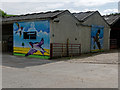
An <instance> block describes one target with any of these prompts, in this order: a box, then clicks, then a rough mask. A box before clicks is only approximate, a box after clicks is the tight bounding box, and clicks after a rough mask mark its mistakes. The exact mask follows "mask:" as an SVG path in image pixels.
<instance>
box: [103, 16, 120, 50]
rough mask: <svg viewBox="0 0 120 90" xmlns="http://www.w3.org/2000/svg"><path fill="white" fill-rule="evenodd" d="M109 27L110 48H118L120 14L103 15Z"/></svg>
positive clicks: (119, 46) (119, 44) (119, 40)
mask: <svg viewBox="0 0 120 90" xmlns="http://www.w3.org/2000/svg"><path fill="white" fill-rule="evenodd" d="M103 17H104V18H105V20H106V21H107V22H108V24H109V25H110V28H111V32H110V48H111V49H115V48H120V14H117V15H106V16H103Z"/></svg>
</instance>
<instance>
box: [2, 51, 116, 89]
mask: <svg viewBox="0 0 120 90" xmlns="http://www.w3.org/2000/svg"><path fill="white" fill-rule="evenodd" d="M100 55H101V57H105V54H100ZM111 55H113V59H115V60H117V59H118V52H110V53H106V56H107V57H108V58H106V60H109V61H110V60H111V58H110V57H111ZM116 56H117V57H116ZM90 59H91V62H92V63H91V62H90ZM94 60H96V61H99V62H98V63H97V62H95V63H93V61H94ZM83 61H86V62H83ZM88 61H89V62H88ZM100 61H103V58H101V60H100V56H99V55H94V56H89V57H88V56H87V57H84V58H73V59H71V60H67V59H65V60H62V61H60V59H59V60H41V59H36V58H25V57H18V56H12V55H7V54H5V55H3V66H2V70H3V71H2V75H3V77H2V87H3V88H117V87H118V64H117V63H109V64H108V63H101V62H100ZM113 61H114V60H113ZM111 62H112V61H111ZM115 62H116V61H115Z"/></svg>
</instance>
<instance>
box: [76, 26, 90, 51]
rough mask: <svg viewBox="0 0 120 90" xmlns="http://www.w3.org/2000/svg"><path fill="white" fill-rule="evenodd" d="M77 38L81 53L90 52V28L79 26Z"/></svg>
mask: <svg viewBox="0 0 120 90" xmlns="http://www.w3.org/2000/svg"><path fill="white" fill-rule="evenodd" d="M78 31H79V34H80V35H79V36H80V37H79V38H80V43H81V53H87V52H90V43H91V27H89V26H83V25H79V27H78Z"/></svg>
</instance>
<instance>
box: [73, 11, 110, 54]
mask: <svg viewBox="0 0 120 90" xmlns="http://www.w3.org/2000/svg"><path fill="white" fill-rule="evenodd" d="M73 15H74V16H75V17H76V18H77V19H78V20H79V21H81V23H82V24H83V25H87V26H90V27H91V28H90V29H89V30H87V28H84V29H82V30H81V34H82V35H81V38H82V39H81V40H82V41H81V48H83V51H82V52H96V51H99V50H109V39H110V27H109V25H108V23H107V22H106V21H105V19H104V18H103V17H102V16H101V15H100V13H99V12H98V11H88V12H80V13H73ZM80 28H82V27H81V26H80ZM80 28H79V29H80ZM99 32H100V33H99ZM98 34H99V36H98ZM97 37H98V38H99V40H97V39H96V38H97ZM99 42H100V43H99Z"/></svg>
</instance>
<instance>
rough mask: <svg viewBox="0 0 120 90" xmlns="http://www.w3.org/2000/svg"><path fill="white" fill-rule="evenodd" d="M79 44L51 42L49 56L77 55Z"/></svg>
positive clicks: (78, 53)
mask: <svg viewBox="0 0 120 90" xmlns="http://www.w3.org/2000/svg"><path fill="white" fill-rule="evenodd" d="M80 54H81V44H65V43H51V45H50V57H51V58H53V57H66V56H79V55H80Z"/></svg>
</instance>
